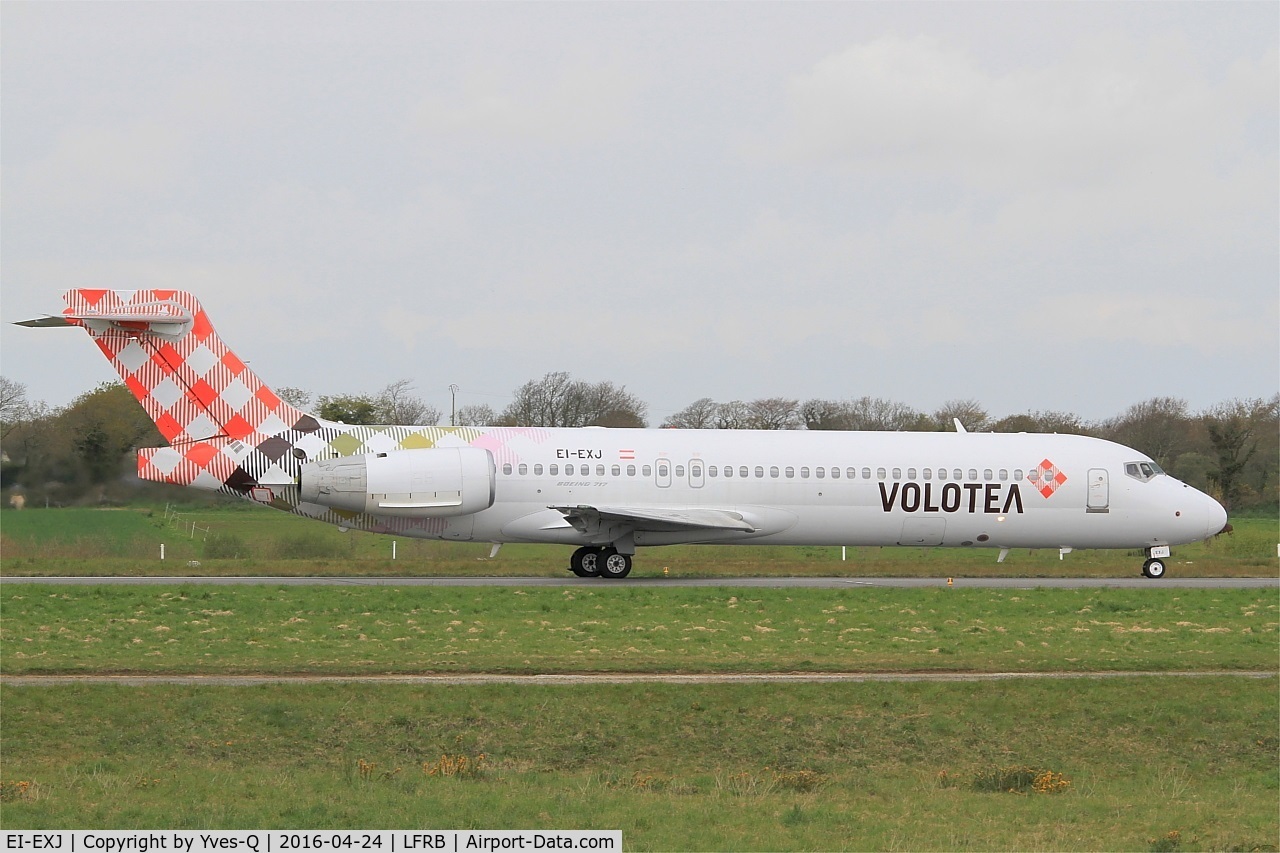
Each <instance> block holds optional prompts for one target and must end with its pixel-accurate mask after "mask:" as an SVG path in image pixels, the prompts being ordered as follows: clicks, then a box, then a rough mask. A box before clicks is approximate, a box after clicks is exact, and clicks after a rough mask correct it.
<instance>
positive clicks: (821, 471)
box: [813, 467, 827, 480]
mask: <svg viewBox="0 0 1280 853" xmlns="http://www.w3.org/2000/svg"><path fill="white" fill-rule="evenodd" d="M813 475H814V476H815V477H817V478H818V479H819V480H821V479H823V478H824V477H826V475H827V470H826V469H825V468H821V467H819V468H814V469H813Z"/></svg>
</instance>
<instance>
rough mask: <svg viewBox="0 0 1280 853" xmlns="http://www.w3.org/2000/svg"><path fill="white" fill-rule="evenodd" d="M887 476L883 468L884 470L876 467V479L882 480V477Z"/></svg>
mask: <svg viewBox="0 0 1280 853" xmlns="http://www.w3.org/2000/svg"><path fill="white" fill-rule="evenodd" d="M888 476H889V475H888V474H887V473H885V470H884V469H883V468H877V469H876V479H877V480H883V479H885V478H886V477H888Z"/></svg>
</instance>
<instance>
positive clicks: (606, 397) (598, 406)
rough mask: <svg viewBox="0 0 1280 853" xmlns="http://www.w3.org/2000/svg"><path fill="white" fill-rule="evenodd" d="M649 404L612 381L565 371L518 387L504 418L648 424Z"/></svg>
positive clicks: (531, 422) (526, 422)
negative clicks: (584, 379)
mask: <svg viewBox="0 0 1280 853" xmlns="http://www.w3.org/2000/svg"><path fill="white" fill-rule="evenodd" d="M647 411H648V406H647V405H646V404H645V403H644V402H642V401H641V400H640V399H639V398H638V397H636V396H635V395H634V394H631V393H629V392H628V391H627V390H626V389H625V388H623V387H621V386H615V385H614V384H613V383H612V382H598V383H594V384H592V383H589V382H582V381H578V380H575V379H573V378H572V377H570V376H569V374H568V373H566V372H564V371H557V372H553V373H548V374H547V375H545V376H544V377H542V379H531V380H530V381H528V382H526V383H525V384H524V385H522V386H520V387H519V388H518V389H516V392H515V395H514V399H513V400H512V401H511V404H510V405H509V406H507V408H506V409H504V410H503V412H502V418H501V420H502V421H503V422H504V423H508V424H511V425H513V426H547V427H581V426H628V427H643V426H645V415H646V413H647Z"/></svg>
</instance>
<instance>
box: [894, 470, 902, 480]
mask: <svg viewBox="0 0 1280 853" xmlns="http://www.w3.org/2000/svg"><path fill="white" fill-rule="evenodd" d="M893 479H895V480H901V479H902V469H901V468H894V469H893Z"/></svg>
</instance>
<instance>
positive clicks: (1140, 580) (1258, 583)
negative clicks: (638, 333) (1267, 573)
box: [0, 576, 1280, 589]
mask: <svg viewBox="0 0 1280 853" xmlns="http://www.w3.org/2000/svg"><path fill="white" fill-rule="evenodd" d="M9 584H45V585H68V586H85V585H91V586H97V585H103V586H131V585H132V586H137V585H146V584H157V585H175V584H211V585H215V586H236V585H246V586H394V587H407V586H470V587H486V586H492V587H544V586H545V587H576V586H586V587H591V588H593V589H596V588H600V589H615V588H623V587H643V588H646V589H656V588H662V587H763V588H773V589H849V588H851V587H903V588H915V587H940V586H954V587H966V588H976V589H1036V588H1051V589H1094V588H1105V589H1280V578H1171V577H1164V578H1161V579H1160V580H1151V579H1148V578H1144V577H1132V578H955V579H953V580H949V579H947V578H811V577H803V578H798V577H774V578H669V577H662V578H651V577H639V578H626V579H624V580H620V581H619V580H602V579H600V578H576V577H563V578H546V577H535V578H527V577H526V578H521V577H511V578H500V577H456V578H418V577H347V578H339V577H12V576H9V577H0V585H5V586H7V585H9Z"/></svg>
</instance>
